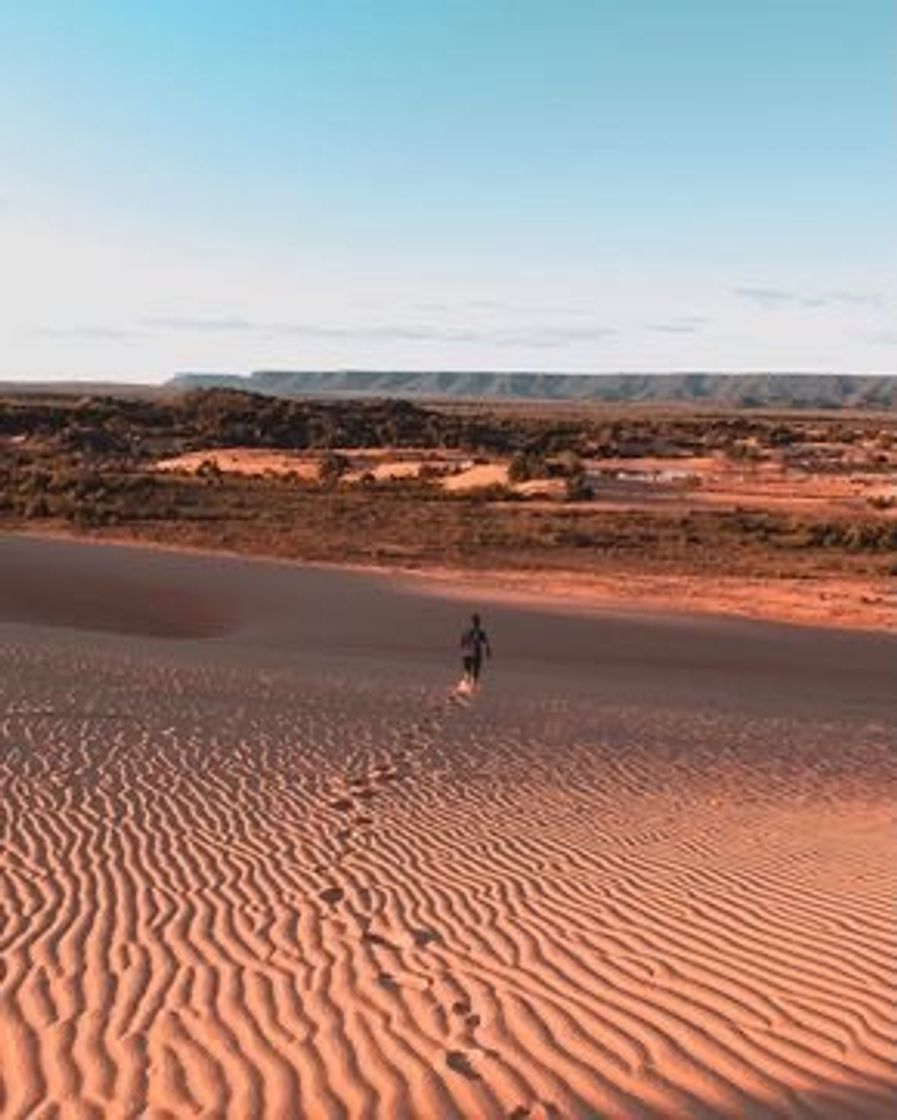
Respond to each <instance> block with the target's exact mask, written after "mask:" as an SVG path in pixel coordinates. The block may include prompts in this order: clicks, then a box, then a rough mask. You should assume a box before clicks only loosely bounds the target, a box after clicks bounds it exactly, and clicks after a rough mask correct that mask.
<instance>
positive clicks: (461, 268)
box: [0, 0, 897, 380]
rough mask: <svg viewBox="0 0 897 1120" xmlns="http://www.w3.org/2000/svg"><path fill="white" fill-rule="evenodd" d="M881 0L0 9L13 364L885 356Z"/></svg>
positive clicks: (895, 20) (3, 354) (0, 316)
mask: <svg viewBox="0 0 897 1120" xmlns="http://www.w3.org/2000/svg"><path fill="white" fill-rule="evenodd" d="M895 245H897V3H895V2H894V0H751V2H750V3H745V2H743V0H553V2H551V3H549V2H547V0H445V2H443V3H430V2H428V0H414V2H412V0H370V2H367V3H364V2H361V0H356V2H353V3H349V2H344V0H321V2H317V3H312V2H310V0H292V2H286V0H283V2H273V0H256V2H254V3H252V4H247V3H245V2H244V0H241V2H240V3H236V2H231V0H216V2H214V3H212V2H206V0H191V2H190V3H188V4H185V3H183V2H174V0H154V2H153V3H151V4H147V3H144V2H137V0H107V2H99V0H58V2H54V0H33V2H31V3H28V4H14V3H12V2H9V3H6V4H0V377H35V378H36V377H48V376H76V377H112V378H120V379H129V378H140V379H147V380H161V379H163V378H164V377H166V376H168V375H169V374H171V373H173V372H175V371H176V370H180V369H207V370H229V371H242V370H247V369H252V368H261V367H273V366H276V367H285V368H321V367H342V366H353V367H361V366H367V367H376V368H435V367H439V368H457V369H473V368H478V369H557V370H581V371H586V372H588V371H596V372H597V371H602V370H663V369H730V370H738V369H798V370H801V369H806V370H820V369H822V370H825V369H839V370H856V371H878V372H892V371H894V369H895V365H897V361H895V356H897V316H895V310H897V253H895V251H894V246H895Z"/></svg>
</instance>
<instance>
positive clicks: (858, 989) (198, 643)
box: [0, 537, 897, 1120]
mask: <svg viewBox="0 0 897 1120" xmlns="http://www.w3.org/2000/svg"><path fill="white" fill-rule="evenodd" d="M472 605H475V606H477V607H479V608H480V609H482V610H483V611H484V613H485V615H486V622H487V625H488V626H489V629H490V632H491V636H492V638H493V641H494V644H495V647H496V654H497V657H496V660H495V662H494V664H493V665H491V666H489V667H488V668H489V672H488V674H487V678H486V681H485V686H484V688H483V689H482V691H481V692H480V693H479V694H477V695H476V696H475V697H473V698H464V697H459V696H457V695H455V694H454V693H453V691H452V686H453V685H454V682H455V679H456V676H457V666H456V664H455V658H456V649H455V645H456V633H457V631H458V630H459V628H460V626H461V623H462V622H463V616H464V612H465V607H464V605H463V604H459V603H457V602H454V603H453V602H450V601H446V600H444V599H440V598H435V597H434V598H427V597H424V596H422V595H416V594H411V593H409V592H408V591H407V589H406V588H405V586H404V585H402V584H399V583H396V582H394V581H390V580H389V579H388V578H385V577H373V576H362V575H357V574H348V573H339V572H335V571H324V570H315V569H301V568H294V567H290V566H288V565H281V564H275V563H263V562H252V561H244V560H234V559H212V558H206V557H199V556H186V555H172V554H165V553H160V552H151V551H142V550H138V549H132V548H117V547H111V546H91V545H81V544H74V543H70V542H48V541H37V540H27V539H20V538H12V537H7V538H0V702H2V708H0V1115H2V1116H3V1117H4V1118H5V1117H30V1116H46V1117H50V1116H63V1117H68V1116H73V1117H74V1116H77V1117H106V1116H113V1117H119V1116H120V1117H138V1116H151V1117H154V1118H162V1117H171V1118H178V1120H179V1118H181V1117H187V1116H194V1115H196V1116H205V1117H209V1116H233V1117H239V1118H243V1117H255V1116H258V1117H304V1118H306V1117H307V1118H314V1120H316V1118H318V1117H423V1118H428V1120H429V1118H433V1117H440V1118H441V1117H515V1118H516V1120H523V1118H525V1117H529V1118H546V1117H564V1118H567V1117H577V1118H579V1117H597V1116H612V1117H683V1118H684V1117H745V1116H748V1117H749V1116H756V1117H769V1116H829V1117H833V1118H838V1120H840V1118H845V1117H851V1116H855V1117H877V1116H881V1117H885V1116H890V1115H891V1114H892V1113H893V1111H894V1108H895V1106H897V1076H895V1072H894V1057H895V1052H897V1011H895V996H897V992H895V987H897V983H895V968H894V963H895V962H894V956H895V951H894V944H895V933H897V912H895V901H897V890H895V887H897V883H895V879H897V874H895V866H897V864H895V858H894V857H895V855H897V840H895V833H894V828H893V824H894V821H893V811H892V805H893V794H894V788H895V777H897V770H895V762H894V754H893V733H892V724H891V720H892V717H893V700H892V696H893V686H892V678H893V670H894V666H895V663H897V656H895V655H897V641H895V640H894V639H892V638H890V637H888V636H886V635H871V634H866V635H861V634H852V633H846V632H845V633H837V632H831V631H815V630H811V629H796V628H795V629H792V628H788V627H777V626H771V625H760V624H748V623H737V622H733V621H728V622H724V621H715V620H711V619H708V618H706V617H705V618H703V619H701V620H687V619H683V618H678V619H673V618H661V617H658V618H654V619H637V618H626V617H607V618H605V617H600V616H597V615H594V616H590V617H582V616H577V615H575V614H573V613H572V612H569V611H568V612H566V613H549V612H547V611H540V610H537V609H535V607H533V608H525V607H524V606H521V605H517V606H511V605H508V604H504V605H499V604H494V605H490V604H489V603H488V602H479V603H476V604H472Z"/></svg>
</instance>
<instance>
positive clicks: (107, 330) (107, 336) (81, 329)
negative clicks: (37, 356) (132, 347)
mask: <svg viewBox="0 0 897 1120" xmlns="http://www.w3.org/2000/svg"><path fill="white" fill-rule="evenodd" d="M34 333H35V334H36V335H37V336H38V338H54V339H92V340H93V341H100V342H129V341H130V340H131V339H134V338H139V337H140V332H139V331H134V330H125V329H122V328H120V327H96V326H89V325H84V326H75V327H38V328H37V330H35V332H34Z"/></svg>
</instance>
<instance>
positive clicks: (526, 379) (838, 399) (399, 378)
mask: <svg viewBox="0 0 897 1120" xmlns="http://www.w3.org/2000/svg"><path fill="white" fill-rule="evenodd" d="M167 388H169V389H178V390H189V389H239V390H243V391H246V392H253V393H262V394H265V395H267V396H275V397H314V396H318V397H418V398H423V399H434V398H440V397H441V398H450V399H455V400H483V399H486V400H506V401H571V402H572V401H606V402H618V403H621V404H634V403H652V402H658V403H660V402H682V403H691V404H694V403H700V404H706V405H719V406H734V407H743V408H744V407H747V408H751V407H754V408H884V409H890V408H894V407H895V406H897V376H891V375H887V376H874V375H864V374H842V373H823V374H815V373H814V374H811V373H737V374H728V373H645V374H641V373H610V374H608V373H601V374H568V373H489V372H452V371H450V370H421V371H404V370H402V371H400V370H354V369H346V370H304V371H298V370H296V371H291V370H258V371H256V372H255V373H252V374H249V375H246V376H242V375H239V374H221V373H180V374H178V375H177V376H176V377H174V378H172V379H171V380H170V381H169V382H168V383H167Z"/></svg>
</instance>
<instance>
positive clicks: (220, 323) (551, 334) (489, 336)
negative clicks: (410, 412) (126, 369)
mask: <svg viewBox="0 0 897 1120" xmlns="http://www.w3.org/2000/svg"><path fill="white" fill-rule="evenodd" d="M141 322H142V324H143V325H144V326H146V327H148V328H152V329H154V330H163V331H184V332H201V333H216V332H221V333H241V332H242V333H256V334H259V335H266V336H269V337H271V336H278V335H279V336H283V337H294V338H314V339H324V340H330V341H339V342H350V341H352V342H387V343H388V342H397V343H401V342H443V343H445V342H448V343H458V344H487V345H493V346H509V347H510V346H535V347H544V348H548V347H561V346H566V345H568V344H570V343H573V342H582V341H601V340H602V339H607V338H610V337H612V336H613V335H615V334H616V333H617V331H616V330H615V329H614V328H612V327H606V326H602V325H600V324H592V323H559V324H546V325H544V326H535V327H472V326H452V325H443V324H438V325H437V324H432V323H422V324H405V323H374V324H367V325H358V326H332V325H328V324H320V323H285V322H272V323H269V322H257V321H253V320H250V319H246V318H244V317H242V316H238V315H227V316H221V317H212V318H205V317H197V318H193V317H177V318H169V317H163V318H152V319H143V320H141Z"/></svg>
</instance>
